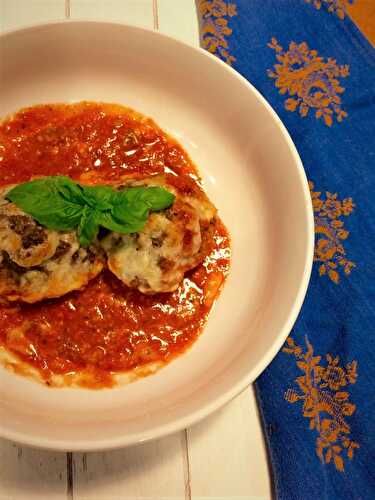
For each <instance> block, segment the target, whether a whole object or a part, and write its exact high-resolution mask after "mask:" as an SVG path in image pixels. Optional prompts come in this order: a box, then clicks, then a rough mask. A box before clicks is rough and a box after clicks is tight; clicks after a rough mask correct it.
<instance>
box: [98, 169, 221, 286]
mask: <svg viewBox="0 0 375 500" xmlns="http://www.w3.org/2000/svg"><path fill="white" fill-rule="evenodd" d="M139 185H146V186H155V185H159V186H162V187H165V189H167V190H168V191H171V192H173V193H174V194H175V196H176V199H175V202H174V204H173V206H172V207H170V208H168V209H166V210H163V211H160V212H155V213H152V214H151V215H150V216H149V218H148V221H147V223H146V225H145V227H144V228H143V230H142V231H140V232H138V233H134V234H120V233H113V232H112V233H109V234H108V235H107V236H106V237H105V238H104V239H103V240H102V242H101V243H102V246H103V248H104V250H105V252H106V254H107V264H108V267H109V269H110V271H112V272H113V273H114V274H115V275H116V276H117V277H118V278H119V279H120V280H121V281H122V282H123V283H125V284H126V285H127V286H129V287H131V288H136V289H138V290H139V291H140V292H142V293H145V294H154V293H158V292H172V291H174V290H176V289H177V288H178V286H179V284H180V283H181V281H182V280H183V278H184V274H185V273H186V272H187V271H189V270H190V269H193V268H194V267H196V266H197V265H198V264H199V263H200V262H201V261H202V259H203V255H204V253H203V252H202V248H203V247H204V241H203V240H204V237H205V235H206V234H207V232H206V231H205V228H206V227H207V225H209V223H210V222H211V221H212V219H213V217H214V216H215V213H216V209H215V207H214V206H213V205H212V204H211V203H210V202H209V201H208V199H207V197H206V196H205V194H204V193H203V191H200V190H199V191H197V192H194V193H189V196H187V195H186V194H182V193H181V192H180V191H179V190H178V189H177V188H176V187H175V186H172V185H170V184H167V183H166V179H165V177H163V176H155V177H150V178H148V179H142V180H138V181H134V180H133V181H130V182H128V183H127V184H125V185H121V186H119V188H124V187H126V186H139Z"/></svg>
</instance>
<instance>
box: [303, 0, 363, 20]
mask: <svg viewBox="0 0 375 500" xmlns="http://www.w3.org/2000/svg"><path fill="white" fill-rule="evenodd" d="M305 2H306V3H311V4H313V6H314V7H315V8H316V9H318V10H319V9H320V8H321V6H322V5H323V6H324V7H326V9H327V10H328V12H334V13H335V14H336V15H337V17H339V18H340V19H344V17H345V14H346V13H347V10H348V7H349V5H351V4H353V3H354V2H355V0H305Z"/></svg>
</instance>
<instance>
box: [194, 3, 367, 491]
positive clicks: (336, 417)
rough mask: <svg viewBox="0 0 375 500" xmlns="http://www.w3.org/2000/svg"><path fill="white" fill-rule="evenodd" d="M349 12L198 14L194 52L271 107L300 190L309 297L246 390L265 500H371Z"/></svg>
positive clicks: (358, 60) (362, 54) (362, 126)
mask: <svg viewBox="0 0 375 500" xmlns="http://www.w3.org/2000/svg"><path fill="white" fill-rule="evenodd" d="M349 3H351V1H350V0H251V1H250V0H232V1H223V0H198V10H199V15H200V22H201V36H202V45H203V47H205V48H206V49H207V50H209V51H210V52H212V53H214V54H216V55H217V56H218V57H220V58H221V59H223V60H224V61H226V62H227V63H228V64H231V65H233V67H234V68H235V69H236V70H237V71H239V72H240V73H242V75H244V76H245V77H246V78H247V79H248V80H249V81H250V82H251V83H252V84H253V85H254V86H255V87H256V88H257V89H258V90H259V91H260V92H261V93H262V94H263V95H264V96H265V97H266V99H267V100H268V101H269V102H270V103H271V105H272V106H273V108H274V109H275V110H276V112H277V113H278V114H279V116H280V117H281V119H282V120H283V122H284V124H285V125H286V127H287V129H288V130H289V133H290V135H291V137H292V139H293V141H294V143H295V144H296V146H297V149H298V151H299V153H300V156H301V158H302V161H303V164H304V167H305V169H306V172H307V176H308V178H309V180H310V181H311V197H312V204H313V209H314V215H315V236H316V242H315V256H314V260H315V262H314V267H313V272H312V278H311V283H310V286H309V290H308V293H307V297H306V300H305V303H304V305H303V308H302V311H301V313H300V315H299V318H298V320H297V322H296V324H295V326H294V328H293V331H292V332H291V334H290V336H289V338H288V339H287V342H286V343H285V346H284V348H283V349H282V351H281V352H279V354H278V355H277V357H276V358H275V359H274V361H273V362H272V364H271V365H270V366H269V367H268V368H267V370H266V371H265V372H264V373H263V374H262V375H261V376H260V377H259V379H258V380H257V381H256V384H255V385H256V390H257V395H258V402H259V405H260V410H261V414H262V418H263V425H264V434H265V437H266V441H267V444H268V449H269V456H270V460H271V463H272V468H273V474H274V487H275V493H276V496H277V498H279V499H287V500H293V499H297V500H300V499H303V500H310V499H311V500H318V499H335V500H336V499H337V500H339V499H343V500H344V499H345V500H349V499H350V500H352V499H366V500H367V499H368V500H370V499H374V498H375V385H374V383H375V238H374V236H375V121H374V116H375V51H374V49H373V48H372V47H371V45H370V44H369V42H368V41H367V40H366V39H365V38H364V37H363V36H362V34H361V33H360V31H359V30H358V29H357V28H356V26H355V25H354V24H353V23H352V21H351V20H350V19H349V18H348V16H347V13H346V7H347V6H348V5H349ZM275 168H277V165H275ZM291 265H293V263H292V262H291Z"/></svg>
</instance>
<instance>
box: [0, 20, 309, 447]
mask: <svg viewBox="0 0 375 500" xmlns="http://www.w3.org/2000/svg"><path fill="white" fill-rule="evenodd" d="M64 24H76V25H79V24H91V25H93V26H95V25H105V26H107V27H108V28H110V27H111V26H115V27H122V28H125V29H128V30H129V29H130V30H134V31H138V32H139V34H140V35H142V33H147V34H150V33H152V35H154V36H155V37H161V38H164V39H165V40H169V41H170V42H172V43H174V44H175V45H176V47H179V46H182V47H188V48H189V50H192V51H193V52H195V53H196V54H197V55H198V56H199V57H204V58H207V59H211V60H212V61H214V62H215V63H216V64H219V65H220V66H221V67H222V68H223V70H224V71H226V72H227V73H229V74H231V75H232V77H234V78H236V79H237V80H239V81H240V82H241V84H242V85H245V86H246V87H247V89H248V90H249V91H250V92H251V93H252V94H253V96H254V97H255V98H256V99H257V100H258V101H259V102H260V103H261V104H262V105H263V106H264V107H265V108H266V109H267V111H268V113H269V114H270V117H271V118H272V119H273V121H274V123H275V124H276V125H277V127H278V129H279V131H280V133H281V134H282V135H283V138H284V140H285V141H286V143H287V145H288V147H289V150H290V152H291V153H292V157H293V160H294V163H295V166H296V168H297V173H298V177H299V181H300V184H301V187H302V190H303V196H304V208H305V213H304V216H305V218H306V221H307V241H306V253H305V262H304V270H303V275H302V279H301V282H300V285H299V288H298V291H297V293H296V296H295V299H294V303H293V307H292V308H291V310H290V311H289V313H288V316H287V318H286V320H285V321H284V323H283V325H282V326H281V327H280V329H279V333H278V335H277V336H276V337H275V339H274V340H273V343H272V344H271V345H270V347H269V349H268V351H267V354H266V355H265V356H264V357H263V358H262V359H260V360H259V361H258V362H257V363H256V364H255V365H254V366H253V368H252V369H251V370H249V371H248V372H247V374H246V375H245V376H244V377H242V378H241V379H239V380H238V381H237V383H235V384H234V385H232V387H231V388H230V389H228V390H227V391H225V392H224V393H222V394H221V395H220V396H219V397H216V398H214V399H213V400H212V401H211V402H208V403H206V404H205V405H203V406H201V407H200V408H199V409H196V410H193V411H190V412H189V413H188V414H186V415H183V416H181V417H179V418H176V419H174V420H173V422H169V423H166V424H162V425H159V426H157V427H153V428H152V429H150V430H146V431H141V432H137V433H132V434H127V435H126V434H125V435H120V436H116V437H114V438H105V439H96V440H95V441H92V440H91V441H89V440H81V441H77V440H74V441H69V440H64V441H61V440H59V439H50V438H45V437H41V436H39V437H38V436H30V435H29V434H27V433H24V432H20V431H14V430H9V429H6V428H4V427H3V426H2V424H1V422H0V436H1V437H3V438H6V439H10V440H13V441H16V442H18V443H21V444H23V445H27V446H31V447H35V448H43V449H49V450H59V451H77V452H78V451H99V450H111V449H117V448H121V447H126V446H131V445H135V444H140V443H144V442H147V441H151V440H153V439H158V438H162V437H164V436H168V435H170V434H173V433H175V432H178V431H181V430H183V429H186V428H187V427H190V426H191V425H193V424H195V423H197V422H199V421H200V420H202V419H204V418H205V417H207V416H208V415H210V414H211V413H213V412H215V411H216V410H218V409H219V408H221V407H222V406H224V405H225V404H226V403H228V402H230V401H231V400H232V399H233V398H235V397H236V396H237V395H238V394H240V393H241V392H242V391H243V390H245V389H246V388H247V387H248V386H249V385H250V384H251V383H252V382H254V380H255V379H256V378H257V377H258V376H259V375H260V374H261V373H262V372H263V371H264V370H265V369H266V368H267V366H268V365H269V364H270V363H271V361H272V360H273V359H274V357H275V356H276V355H277V353H278V352H279V350H280V349H281V347H282V345H283V344H284V342H285V340H286V338H287V337H288V335H289V333H290V331H291V330H292V328H293V325H294V323H295V321H296V319H297V317H298V314H299V312H300V310H301V307H302V304H303V301H304V299H305V296H306V292H307V288H308V285H309V281H310V277H311V272H312V265H313V256H314V214H313V207H312V203H311V196H310V190H309V184H308V180H307V177H306V173H305V170H304V168H303V164H302V160H301V158H300V156H299V154H298V152H297V149H296V146H295V145H294V143H293V141H292V139H291V137H290V135H289V133H288V131H287V129H286V127H285V125H284V124H283V122H282V121H281V119H280V118H279V116H278V114H277V113H276V111H275V110H274V109H273V107H272V106H271V104H270V103H269V102H268V101H267V100H266V99H265V97H263V95H262V94H261V93H260V91H259V90H257V89H256V88H255V87H254V86H253V85H252V84H251V83H250V81H249V80H247V79H246V78H245V77H244V76H242V75H241V74H240V73H239V72H237V71H236V70H235V69H234V68H233V67H231V66H229V65H228V64H226V63H225V62H224V61H222V60H221V59H219V58H218V57H217V56H215V55H213V54H211V53H210V52H208V51H207V50H205V49H203V48H201V47H197V46H194V45H191V44H189V43H186V42H183V41H181V40H179V39H178V38H175V37H173V36H170V35H166V34H164V33H161V32H160V31H157V30H155V29H149V28H145V27H142V26H138V25H136V24H126V23H121V22H115V21H100V20H91V19H85V18H82V19H79V18H78V19H61V20H52V21H48V22H42V23H40V22H39V23H32V24H26V25H23V26H20V27H17V28H11V29H5V30H3V31H2V32H1V33H0V44H1V43H3V41H4V39H5V38H6V37H8V36H13V35H17V34H19V33H25V32H32V31H36V30H38V29H43V28H46V27H53V26H61V25H64Z"/></svg>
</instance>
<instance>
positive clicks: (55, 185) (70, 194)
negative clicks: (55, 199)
mask: <svg viewBox="0 0 375 500" xmlns="http://www.w3.org/2000/svg"><path fill="white" fill-rule="evenodd" d="M47 179H49V181H50V187H51V189H55V190H56V191H57V192H58V193H59V194H60V195H61V196H62V197H63V198H64V200H66V201H69V202H70V203H76V204H78V205H82V206H84V205H85V198H84V196H83V191H82V188H81V186H80V185H79V184H77V183H76V182H74V181H72V179H70V177H66V176H64V175H57V176H54V177H47Z"/></svg>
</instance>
